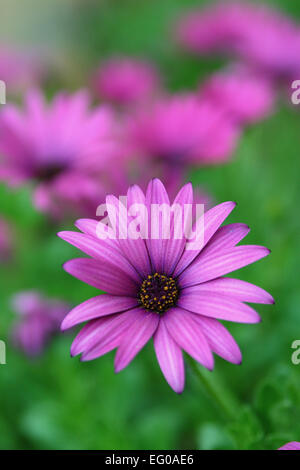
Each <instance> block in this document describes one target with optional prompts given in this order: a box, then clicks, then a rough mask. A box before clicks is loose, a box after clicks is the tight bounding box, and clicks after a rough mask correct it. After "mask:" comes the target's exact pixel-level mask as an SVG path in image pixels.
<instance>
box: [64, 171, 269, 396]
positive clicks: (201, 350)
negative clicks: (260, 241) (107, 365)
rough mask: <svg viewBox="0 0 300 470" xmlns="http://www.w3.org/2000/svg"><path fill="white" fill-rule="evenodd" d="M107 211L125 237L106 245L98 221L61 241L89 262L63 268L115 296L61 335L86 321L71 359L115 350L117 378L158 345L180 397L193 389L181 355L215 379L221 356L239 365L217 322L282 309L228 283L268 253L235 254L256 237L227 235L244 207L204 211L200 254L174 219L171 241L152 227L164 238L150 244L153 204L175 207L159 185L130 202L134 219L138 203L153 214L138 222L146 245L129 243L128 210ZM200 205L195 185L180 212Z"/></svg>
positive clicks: (259, 292) (76, 316) (70, 321)
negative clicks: (259, 307) (269, 307)
mask: <svg viewBox="0 0 300 470" xmlns="http://www.w3.org/2000/svg"><path fill="white" fill-rule="evenodd" d="M106 203H107V212H108V215H109V218H110V221H111V226H110V227H107V228H109V230H108V231H109V232H111V230H113V229H112V226H113V224H114V222H113V221H114V220H115V218H114V214H117V216H118V217H117V220H118V221H119V223H118V224H117V228H118V233H119V236H118V237H117V238H114V239H113V238H106V239H103V238H99V237H98V236H97V234H98V235H99V232H98V230H99V228H101V227H102V226H101V222H100V223H99V222H98V221H96V220H90V219H84V220H78V221H77V222H76V227H77V228H79V229H80V230H81V232H82V233H78V232H60V233H59V234H58V235H59V236H60V237H61V238H62V239H64V240H65V241H67V242H68V243H70V244H72V245H74V246H76V247H77V248H79V249H80V250H82V251H83V252H84V253H86V254H87V255H89V256H91V258H77V259H73V260H70V261H68V262H67V263H66V264H65V265H64V269H65V270H66V271H67V272H68V273H70V274H71V275H73V276H74V277H76V278H78V279H80V280H81V281H83V282H86V283H88V284H90V285H92V286H94V287H96V288H98V289H100V290H103V291H105V292H107V294H104V295H100V296H98V297H94V298H92V299H89V300H87V301H86V302H84V303H83V304H81V305H79V306H77V307H75V308H74V309H73V310H72V311H71V312H70V313H69V314H68V315H67V316H66V318H65V319H64V321H63V323H62V330H66V329H68V328H71V327H73V326H74V325H77V324H79V323H82V322H87V323H86V325H85V326H84V327H83V328H82V330H81V331H80V332H79V334H78V335H77V336H76V338H75V340H74V341H73V344H72V346H71V354H72V355H78V354H81V355H82V356H81V360H82V361H88V360H92V359H96V358H97V357H99V356H102V355H104V354H105V353H107V352H108V351H111V350H113V349H115V348H117V352H116V356H115V371H116V372H119V371H121V370H122V369H124V368H125V367H126V366H127V365H128V364H129V363H130V362H131V361H132V359H133V358H134V357H135V356H136V355H137V354H138V352H139V351H140V350H141V349H142V348H143V347H144V346H145V344H146V343H147V342H148V341H149V340H150V339H151V338H153V341H154V348H155V352H156V356H157V359H158V363H159V365H160V368H161V370H162V372H163V374H164V376H165V378H166V380H167V382H168V383H169V385H170V386H171V387H172V388H173V390H175V392H177V393H181V392H182V391H183V388H184V381H185V372H184V362H183V353H182V351H185V352H187V353H188V354H189V355H190V356H192V357H193V358H194V359H195V360H196V361H198V362H199V363H200V364H202V365H203V366H204V367H206V368H207V369H210V370H212V369H213V367H214V357H213V353H216V354H218V355H219V356H221V357H223V358H224V359H225V360H227V361H230V362H232V363H235V364H240V363H241V359H242V356H241V352H240V350H239V347H238V345H237V344H236V342H235V340H234V339H233V338H232V336H231V335H230V333H229V332H228V331H227V330H226V328H225V327H224V326H223V325H222V324H221V323H220V322H219V320H227V321H233V322H239V323H257V322H259V321H260V317H259V315H258V314H257V313H256V311H255V310H253V309H252V308H251V307H250V306H248V305H247V304H246V303H245V302H253V303H265V304H271V303H273V302H274V301H273V298H272V297H271V295H270V294H268V293H267V292H266V291H264V290H263V289H261V288H259V287H257V286H255V285H252V284H249V283H247V282H244V281H241V280H238V279H232V278H227V277H224V276H225V275H226V274H228V273H230V272H232V271H235V270H236V269H239V268H242V267H244V266H247V265H248V264H251V263H253V262H255V261H257V260H259V259H261V258H263V257H265V256H267V255H268V254H269V250H268V249H267V248H264V247H262V246H255V245H244V246H236V245H237V244H238V243H239V242H240V241H241V240H242V239H243V238H244V237H245V236H246V235H247V234H248V232H249V227H247V226H246V225H244V224H230V225H225V226H223V227H221V224H222V223H223V222H224V220H225V219H226V217H227V216H228V215H229V214H230V213H231V211H232V210H233V209H234V207H235V205H236V204H235V203H234V202H225V203H223V204H220V205H218V206H215V207H213V208H212V209H210V210H209V211H207V212H205V214H204V216H202V221H204V224H203V227H204V230H203V231H202V235H203V243H202V247H201V248H199V249H193V250H191V249H189V246H188V242H187V238H189V237H181V238H180V237H179V238H178V237H177V236H176V235H175V234H176V233H177V232H178V229H180V227H181V221H178V219H175V216H172V217H171V223H170V232H169V233H170V237H169V239H166V237H165V236H164V235H163V234H164V229H165V225H164V221H163V220H161V218H159V217H158V218H155V219H154V221H153V220H152V222H154V223H153V226H154V227H155V228H156V229H158V233H159V236H158V238H156V237H155V236H151V237H150V238H147V237H146V236H145V232H146V227H147V226H149V227H150V225H151V216H150V215H147V214H149V211H150V210H151V209H152V207H153V205H154V204H159V205H160V204H166V205H167V206H165V207H169V208H170V201H169V197H168V194H167V192H166V190H165V187H164V185H163V184H162V183H161V181H160V180H158V179H154V180H152V181H151V182H150V183H149V185H148V187H147V191H146V195H145V194H144V193H143V192H142V190H141V189H140V188H139V187H138V186H136V185H134V186H131V187H130V188H129V190H128V193H127V207H128V209H129V210H130V207H131V206H132V204H135V203H139V204H141V205H142V207H145V208H147V213H146V214H145V215H144V217H143V218H142V219H141V220H140V230H141V234H142V235H143V236H142V237H139V238H136V239H134V237H129V238H126V237H123V235H122V234H124V233H125V232H124V230H126V228H127V221H126V219H124V210H123V209H124V208H125V206H122V205H121V204H119V200H118V199H117V198H115V197H114V196H112V195H111V196H108V197H107V201H106ZM192 203H193V189H192V185H191V184H190V183H188V184H186V185H185V186H183V187H182V189H181V190H180V191H179V193H178V194H177V196H176V198H175V199H174V202H173V205H172V207H173V208H174V207H175V205H178V206H179V207H181V208H183V207H184V205H188V204H190V206H189V207H192V206H191V205H192ZM125 210H126V208H125ZM203 217H204V220H203ZM128 219H129V220H131V218H130V217H128ZM98 224H100V225H98ZM102 225H103V224H102ZM179 226H180V227H179Z"/></svg>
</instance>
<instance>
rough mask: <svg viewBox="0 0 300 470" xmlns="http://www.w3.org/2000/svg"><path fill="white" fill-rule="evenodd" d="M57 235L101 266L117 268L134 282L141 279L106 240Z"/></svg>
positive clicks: (71, 233) (61, 233)
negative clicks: (97, 261) (98, 262)
mask: <svg viewBox="0 0 300 470" xmlns="http://www.w3.org/2000/svg"><path fill="white" fill-rule="evenodd" d="M57 235H58V236H59V237H60V238H62V239H63V240H65V241H66V242H68V243H70V244H71V245H73V246H75V247H76V248H78V249H79V250H81V251H83V253H86V254H87V255H89V256H91V257H92V258H95V259H96V260H99V261H100V262H101V264H102V263H103V264H106V265H110V266H111V268H119V269H120V270H121V271H123V272H124V273H126V275H128V276H129V277H131V278H132V279H133V280H134V281H135V282H137V283H138V282H140V280H141V278H140V277H139V275H138V273H137V271H136V270H135V269H134V268H133V267H132V265H131V264H130V263H129V262H128V261H127V259H125V258H124V256H123V255H122V254H120V253H118V252H117V251H115V250H114V249H112V248H111V247H110V246H107V244H106V240H100V239H97V240H96V239H95V238H93V237H91V236H89V235H86V234H82V233H77V232H59V233H58V234H57ZM115 242H116V240H115Z"/></svg>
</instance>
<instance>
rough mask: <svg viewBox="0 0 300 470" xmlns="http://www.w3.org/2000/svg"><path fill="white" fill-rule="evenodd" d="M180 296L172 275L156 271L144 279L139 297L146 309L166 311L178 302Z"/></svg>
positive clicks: (158, 311)
mask: <svg viewBox="0 0 300 470" xmlns="http://www.w3.org/2000/svg"><path fill="white" fill-rule="evenodd" d="M178 296H179V289H178V286H177V283H176V281H175V280H174V279H173V278H172V277H167V276H164V275H163V274H158V273H155V274H152V275H149V276H148V277H147V278H146V279H145V280H144V281H143V283H142V285H141V288H140V291H139V294H138V299H139V302H140V304H141V305H142V306H143V307H144V308H145V309H146V310H154V311H156V312H157V313H164V312H165V311H166V310H168V309H169V308H170V307H173V306H174V305H175V304H176V302H177V299H178Z"/></svg>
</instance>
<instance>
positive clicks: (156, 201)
mask: <svg viewBox="0 0 300 470" xmlns="http://www.w3.org/2000/svg"><path fill="white" fill-rule="evenodd" d="M162 204H164V205H165V206H169V207H170V201H169V197H168V194H167V191H166V189H165V187H164V185H163V184H162V182H161V181H160V180H159V179H158V178H155V179H153V180H151V181H150V183H149V184H148V187H147V192H146V207H147V210H148V232H149V236H148V239H147V242H146V244H147V247H148V251H149V254H150V258H151V263H152V266H153V269H154V270H155V271H157V272H162V270H163V265H164V256H165V249H166V246H167V243H168V240H167V239H166V238H165V239H163V234H164V230H165V228H166V226H165V224H164V220H163V217H162V216H161V215H160V216H159V217H158V219H156V220H154V218H153V217H152V216H151V214H152V209H153V207H154V205H162ZM152 226H155V227H156V229H157V232H158V239H154V236H153V230H152Z"/></svg>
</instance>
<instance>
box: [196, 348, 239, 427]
mask: <svg viewBox="0 0 300 470" xmlns="http://www.w3.org/2000/svg"><path fill="white" fill-rule="evenodd" d="M188 361H189V364H190V366H191V369H192V370H193V371H194V373H195V376H196V377H197V379H198V381H199V382H200V383H201V385H202V388H203V389H204V390H205V391H206V393H207V395H208V396H209V397H210V398H212V399H213V401H214V402H216V403H217V405H218V407H219V408H220V409H221V410H222V412H223V414H224V416H225V417H226V418H227V419H229V420H231V421H232V420H234V419H235V417H236V410H237V409H238V406H237V401H236V399H235V398H234V397H233V396H232V395H231V393H230V391H229V390H228V389H226V387H225V386H224V384H223V383H221V381H220V379H219V378H218V377H217V376H216V374H212V373H211V372H210V371H208V370H207V369H205V368H204V367H201V366H200V365H198V364H197V363H196V362H195V361H194V359H192V358H191V357H190V356H188Z"/></svg>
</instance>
